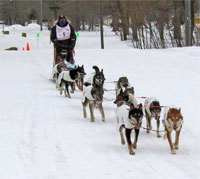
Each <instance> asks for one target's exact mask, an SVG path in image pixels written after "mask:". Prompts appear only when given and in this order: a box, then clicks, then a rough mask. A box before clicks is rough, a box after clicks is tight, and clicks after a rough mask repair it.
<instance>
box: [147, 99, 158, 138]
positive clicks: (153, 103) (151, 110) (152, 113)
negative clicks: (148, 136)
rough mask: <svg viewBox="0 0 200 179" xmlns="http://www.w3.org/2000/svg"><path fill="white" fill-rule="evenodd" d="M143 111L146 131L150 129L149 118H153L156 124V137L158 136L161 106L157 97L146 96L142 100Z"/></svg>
mask: <svg viewBox="0 0 200 179" xmlns="http://www.w3.org/2000/svg"><path fill="white" fill-rule="evenodd" d="M144 112H145V115H146V124H147V133H149V132H150V130H151V129H152V126H151V119H152V118H155V120H156V125H157V137H160V134H159V127H160V113H161V107H160V103H159V101H158V99H156V98H153V97H149V98H146V100H145V102H144Z"/></svg>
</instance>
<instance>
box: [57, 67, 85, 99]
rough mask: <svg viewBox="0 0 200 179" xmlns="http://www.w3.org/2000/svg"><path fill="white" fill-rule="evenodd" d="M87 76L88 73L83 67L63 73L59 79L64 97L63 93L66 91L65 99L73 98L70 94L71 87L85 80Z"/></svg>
mask: <svg viewBox="0 0 200 179" xmlns="http://www.w3.org/2000/svg"><path fill="white" fill-rule="evenodd" d="M85 74H86V73H85V70H84V66H83V65H82V66H81V67H79V66H78V67H77V68H75V69H72V70H69V71H63V72H61V73H60V75H59V77H58V84H59V88H60V95H62V91H63V89H64V93H65V97H67V96H68V97H69V98H71V96H70V93H69V85H71V86H73V85H74V83H75V82H76V80H78V79H81V78H83V76H84V75H85ZM64 87H65V88H64ZM66 92H67V93H66Z"/></svg>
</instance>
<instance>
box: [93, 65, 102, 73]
mask: <svg viewBox="0 0 200 179" xmlns="http://www.w3.org/2000/svg"><path fill="white" fill-rule="evenodd" d="M92 68H93V69H94V70H95V72H96V73H98V72H100V71H99V67H98V66H93V67H92Z"/></svg>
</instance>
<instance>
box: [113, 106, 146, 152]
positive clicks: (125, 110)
mask: <svg viewBox="0 0 200 179" xmlns="http://www.w3.org/2000/svg"><path fill="white" fill-rule="evenodd" d="M116 118H117V121H118V123H119V126H120V127H119V132H120V137H121V143H122V145H124V144H125V140H124V135H123V129H125V135H126V141H127V143H128V150H129V154H130V155H134V154H135V152H133V148H134V149H136V148H137V141H138V136H139V132H140V127H141V124H142V118H143V110H142V104H140V105H139V107H137V108H136V107H134V105H131V106H130V109H129V106H127V105H122V106H120V107H118V108H117V111H116ZM133 129H134V130H135V140H134V143H132V142H131V132H132V130H133Z"/></svg>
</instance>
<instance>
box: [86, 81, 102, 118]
mask: <svg viewBox="0 0 200 179" xmlns="http://www.w3.org/2000/svg"><path fill="white" fill-rule="evenodd" d="M103 94H104V90H103V87H98V86H96V85H95V84H92V85H89V86H87V87H85V86H84V88H83V95H82V105H83V116H84V118H86V117H87V112H86V107H87V105H88V103H89V108H90V120H91V122H94V107H95V105H97V107H98V108H99V111H100V113H101V115H102V121H105V114H104V109H103V106H102V102H103Z"/></svg>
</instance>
